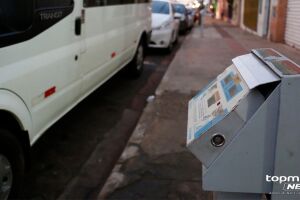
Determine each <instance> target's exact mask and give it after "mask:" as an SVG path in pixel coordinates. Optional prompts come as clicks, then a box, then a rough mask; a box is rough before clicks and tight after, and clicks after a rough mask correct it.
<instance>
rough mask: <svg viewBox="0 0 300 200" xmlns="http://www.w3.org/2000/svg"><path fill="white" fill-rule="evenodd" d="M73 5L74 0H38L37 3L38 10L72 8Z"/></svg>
mask: <svg viewBox="0 0 300 200" xmlns="http://www.w3.org/2000/svg"><path fill="white" fill-rule="evenodd" d="M72 4H73V0H37V1H36V7H37V8H49V7H50V8H52V7H65V6H71V5H72Z"/></svg>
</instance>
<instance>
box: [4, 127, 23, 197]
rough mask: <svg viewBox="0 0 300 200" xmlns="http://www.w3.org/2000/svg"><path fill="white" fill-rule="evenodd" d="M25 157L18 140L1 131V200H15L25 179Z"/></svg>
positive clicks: (5, 131)
mask: <svg viewBox="0 0 300 200" xmlns="http://www.w3.org/2000/svg"><path fill="white" fill-rule="evenodd" d="M24 169H25V165H24V156H23V151H22V147H21V146H20V144H19V142H18V140H17V139H16V138H15V137H14V136H13V135H12V134H11V133H10V132H9V131H7V130H4V129H0V199H1V200H2V199H15V198H18V197H19V196H18V195H19V194H20V193H21V189H22V185H23V179H24Z"/></svg>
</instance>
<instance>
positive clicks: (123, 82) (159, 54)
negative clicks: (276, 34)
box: [24, 37, 184, 200]
mask: <svg viewBox="0 0 300 200" xmlns="http://www.w3.org/2000/svg"><path fill="white" fill-rule="evenodd" d="M183 38H184V37H181V38H180V39H179V41H178V43H177V44H176V46H175V47H174V50H173V52H172V53H170V54H168V53H166V52H165V51H161V50H158V49H152V50H151V49H150V50H149V54H148V56H147V58H146V61H145V68H144V72H143V74H142V76H141V77H140V78H139V79H136V80H132V79H130V78H128V77H126V74H125V73H124V72H123V71H121V72H119V73H118V74H116V75H115V76H114V77H113V78H112V79H110V80H109V81H108V82H107V83H105V84H104V85H102V86H101V87H100V88H98V89H97V90H96V91H95V92H93V93H92V94H91V95H90V96H89V97H87V98H86V99H85V100H84V101H82V102H81V103H80V104H79V105H77V106H76V107H75V108H74V109H73V110H71V112H69V113H68V114H67V115H65V116H64V117H63V118H62V119H60V120H59V121H58V122H57V123H56V124H55V125H53V126H52V127H51V128H50V129H49V130H48V131H47V132H46V133H45V134H44V135H43V136H42V137H41V138H40V139H39V140H38V142H37V143H36V144H35V145H34V146H33V148H32V156H31V158H32V159H31V160H32V161H31V169H30V171H29V172H28V173H27V175H26V179H25V188H24V197H25V198H26V199H35V200H37V199H43V200H48V199H64V198H77V199H82V198H85V199H91V198H95V197H96V195H97V194H98V193H99V191H100V190H101V188H102V186H103V184H104V183H105V180H106V179H107V177H108V176H109V174H110V172H111V170H112V168H113V166H114V164H115V163H116V161H117V160H118V158H119V156H120V154H121V153H122V151H123V149H124V148H125V146H126V142H127V140H128V139H129V137H130V135H131V134H132V131H133V129H134V127H135V125H136V123H137V121H138V119H139V117H140V115H141V113H142V111H143V108H144V107H145V105H146V102H147V101H146V100H147V98H148V97H149V96H150V95H152V94H154V92H155V89H156V88H157V86H158V84H159V83H160V80H161V79H162V77H163V75H164V74H165V72H166V70H167V68H168V66H169V64H170V62H171V61H172V59H173V57H174V55H175V53H176V51H177V50H178V49H179V47H180V45H181V43H182V41H183Z"/></svg>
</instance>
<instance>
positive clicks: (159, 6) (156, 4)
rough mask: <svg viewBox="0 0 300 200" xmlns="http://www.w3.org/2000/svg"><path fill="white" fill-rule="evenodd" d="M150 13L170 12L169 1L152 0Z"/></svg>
mask: <svg viewBox="0 0 300 200" xmlns="http://www.w3.org/2000/svg"><path fill="white" fill-rule="evenodd" d="M152 13H160V14H169V13H170V7H169V3H168V2H164V1H153V2H152Z"/></svg>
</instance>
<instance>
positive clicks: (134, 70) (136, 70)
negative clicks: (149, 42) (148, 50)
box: [127, 41, 145, 78]
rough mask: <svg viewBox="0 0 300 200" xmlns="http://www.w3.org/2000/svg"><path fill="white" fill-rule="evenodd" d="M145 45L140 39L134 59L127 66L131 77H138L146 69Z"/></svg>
mask: <svg viewBox="0 0 300 200" xmlns="http://www.w3.org/2000/svg"><path fill="white" fill-rule="evenodd" d="M144 59H145V45H143V41H140V43H139V45H138V47H137V49H136V52H135V55H134V57H133V59H132V61H131V62H130V63H129V65H128V66H127V73H128V75H129V77H131V78H138V77H140V76H141V74H142V72H143V70H144Z"/></svg>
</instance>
